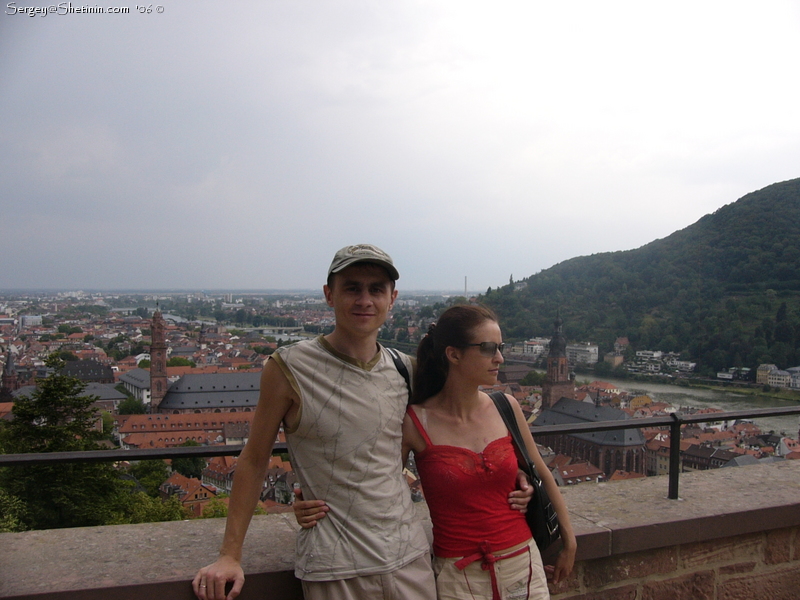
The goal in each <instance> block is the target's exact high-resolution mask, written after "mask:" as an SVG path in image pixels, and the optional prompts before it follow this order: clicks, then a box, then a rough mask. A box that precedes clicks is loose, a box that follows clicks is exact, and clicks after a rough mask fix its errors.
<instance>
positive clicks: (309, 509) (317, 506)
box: [292, 488, 330, 529]
mask: <svg viewBox="0 0 800 600" xmlns="http://www.w3.org/2000/svg"><path fill="white" fill-rule="evenodd" d="M294 495H295V501H294V503H293V504H292V508H293V509H294V518H295V519H297V523H298V524H299V525H300V527H302V528H303V529H311V528H312V527H314V526H315V525H316V524H317V521H319V520H320V519H324V518H325V513H327V512H328V511H329V510H330V508H329V507H328V505H327V504H325V501H324V500H303V492H302V491H301V490H300V489H299V488H298V489H297V490H295V493H294Z"/></svg>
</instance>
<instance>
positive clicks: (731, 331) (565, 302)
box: [482, 179, 800, 373]
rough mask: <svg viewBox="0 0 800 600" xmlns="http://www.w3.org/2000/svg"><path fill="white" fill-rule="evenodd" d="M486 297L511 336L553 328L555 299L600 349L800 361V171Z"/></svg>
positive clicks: (714, 360) (709, 360)
mask: <svg viewBox="0 0 800 600" xmlns="http://www.w3.org/2000/svg"><path fill="white" fill-rule="evenodd" d="M523 283H525V284H526V285H525V287H523V288H522V289H518V290H517V291H515V290H514V288H515V287H517V288H519V287H520V286H519V285H517V286H513V285H511V284H509V285H507V286H505V287H502V288H499V289H496V290H491V289H490V290H489V291H487V293H486V296H484V297H483V298H482V300H483V301H485V302H486V303H487V304H489V305H491V306H492V307H493V308H495V310H496V311H497V312H498V314H499V315H500V317H501V325H502V326H503V329H504V333H505V336H506V337H507V338H509V339H521V338H528V337H531V336H547V335H550V333H551V332H552V322H553V320H554V317H555V315H556V311H557V310H558V309H559V308H560V310H561V315H562V317H563V319H564V330H565V334H566V336H567V338H568V340H570V341H594V342H596V343H599V344H600V350H601V352H606V351H609V350H610V349H611V347H612V344H613V342H614V340H615V339H616V338H617V337H619V336H627V337H628V338H629V339H630V341H631V343H632V344H633V345H634V346H635V347H636V348H637V349H644V348H647V349H658V350H664V351H676V352H682V353H684V354H685V356H687V357H689V358H691V359H692V360H696V361H698V362H699V363H700V364H701V366H702V367H704V368H705V369H706V370H707V371H708V372H709V373H711V372H712V371H714V372H715V371H716V370H719V369H721V368H723V367H729V366H749V367H756V366H758V364H760V363H762V362H771V363H775V364H777V365H778V366H779V367H781V368H787V367H790V366H797V365H800V350H799V349H798V348H799V346H800V179H793V180H790V181H784V182H782V183H776V184H774V185H771V186H769V187H766V188H764V189H762V190H759V191H757V192H753V193H751V194H748V195H746V196H744V197H743V198H741V199H739V200H738V201H736V202H734V203H732V204H728V205H726V206H724V207H722V208H720V209H719V210H717V211H716V212H714V213H713V214H710V215H706V216H705V217H703V218H702V219H700V220H699V221H697V222H696V223H695V224H693V225H691V226H689V227H687V228H685V229H682V230H680V231H677V232H675V233H673V234H672V235H670V236H669V237H666V238H664V239H660V240H656V241H654V242H651V243H650V244H647V245H646V246H642V247H641V248H638V249H636V250H628V251H624V252H608V253H603V254H594V255H592V256H582V257H579V258H573V259H571V260H568V261H565V262H562V263H559V264H557V265H555V266H554V267H551V268H549V269H547V270H545V271H541V272H540V273H537V274H536V275H533V276H531V277H529V278H528V279H527V280H524V282H523Z"/></svg>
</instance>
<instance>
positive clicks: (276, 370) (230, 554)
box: [192, 360, 299, 600]
mask: <svg viewBox="0 0 800 600" xmlns="http://www.w3.org/2000/svg"><path fill="white" fill-rule="evenodd" d="M298 405H299V403H298V398H297V395H296V394H295V392H294V390H293V389H292V387H291V385H290V384H289V382H288V381H287V379H286V377H285V376H284V374H283V372H281V370H280V367H278V365H277V363H275V361H273V360H270V361H268V362H267V364H266V365H265V366H264V370H263V371H262V373H261V390H260V394H259V398H258V406H257V407H256V410H255V413H254V415H253V423H252V426H251V427H250V438H249V440H248V442H247V445H246V446H245V447H244V450H242V453H241V454H240V455H239V459H238V461H237V462H236V473H235V474H234V476H233V488H232V489H231V498H230V503H229V505H228V519H227V521H226V523H225V536H224V538H223V541H222V546H221V547H220V551H219V558H218V559H217V561H216V562H215V563H213V564H211V565H208V566H207V567H203V568H202V569H200V570H199V571H198V572H197V575H195V578H194V580H193V581H192V587H193V588H194V592H195V594H196V595H197V597H198V598H199V599H200V600H232V599H233V598H235V597H236V596H238V595H239V592H240V591H241V589H242V586H243V585H244V572H243V571H242V566H241V561H242V545H243V544H244V536H245V534H246V533H247V528H248V526H249V525H250V520H251V519H252V517H253V512H254V511H255V508H256V503H257V502H258V498H259V495H260V494H261V489H262V487H263V485H264V476H265V474H266V472H267V467H268V466H269V459H270V456H271V455H272V447H273V445H274V443H275V438H276V437H277V435H278V431H279V429H280V425H281V421H282V420H284V418H287V420H289V419H291V417H293V416H294V415H296V414H297V407H298ZM228 582H233V588H232V589H231V591H230V593H229V594H228V595H227V596H226V594H225V586H226V584H227V583H228Z"/></svg>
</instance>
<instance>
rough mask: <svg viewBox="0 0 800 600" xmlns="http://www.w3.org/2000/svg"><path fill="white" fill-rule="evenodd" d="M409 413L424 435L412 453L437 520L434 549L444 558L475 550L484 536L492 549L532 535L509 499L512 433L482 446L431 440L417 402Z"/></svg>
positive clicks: (514, 462) (513, 485)
mask: <svg viewBox="0 0 800 600" xmlns="http://www.w3.org/2000/svg"><path fill="white" fill-rule="evenodd" d="M407 412H408V414H409V416H410V417H411V420H412V421H413V422H414V425H415V426H416V428H417V429H418V430H419V432H420V434H421V435H422V437H423V438H424V439H425V444H426V446H425V450H423V451H422V452H420V453H419V454H415V455H414V459H415V461H416V463H417V470H418V471H419V477H420V480H421V481H422V490H423V492H424V494H425V500H426V501H427V503H428V508H429V509H430V513H431V521H432V522H433V552H434V554H435V555H436V556H439V557H442V558H456V557H460V556H466V555H468V554H472V553H473V552H475V551H476V549H477V548H478V545H479V544H481V542H489V543H490V544H491V548H492V549H493V550H494V551H497V550H502V549H505V548H510V547H511V546H515V545H517V544H521V543H522V542H525V541H527V540H529V539H530V537H531V532H530V529H528V525H527V523H526V521H525V516H524V515H523V514H522V513H520V512H519V511H518V510H515V509H512V508H511V507H510V505H509V504H508V495H509V494H510V493H511V492H512V491H513V490H515V489H516V487H517V458H516V455H515V454H514V445H513V442H512V441H511V435H508V434H507V435H506V436H505V437H502V438H498V439H496V440H494V441H491V442H489V444H487V446H486V448H484V449H483V452H473V451H472V450H469V449H467V448H461V447H458V446H444V445H442V446H440V445H435V444H432V443H431V440H430V438H429V437H428V433H427V432H426V431H425V428H424V427H423V426H422V423H421V422H420V420H419V417H418V416H417V414H416V412H415V411H414V407H413V406H409V407H408V411H407Z"/></svg>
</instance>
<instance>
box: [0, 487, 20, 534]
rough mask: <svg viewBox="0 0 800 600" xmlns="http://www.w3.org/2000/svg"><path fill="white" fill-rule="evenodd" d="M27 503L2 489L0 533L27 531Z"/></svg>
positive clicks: (0, 494)
mask: <svg viewBox="0 0 800 600" xmlns="http://www.w3.org/2000/svg"><path fill="white" fill-rule="evenodd" d="M24 514H25V503H24V502H22V501H21V500H20V499H19V498H16V497H15V496H11V495H10V494H8V493H7V492H6V491H5V490H4V489H2V488H0V533H9V532H12V531H25V525H23V521H24Z"/></svg>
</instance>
